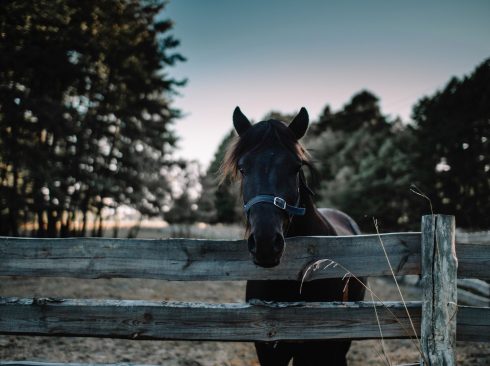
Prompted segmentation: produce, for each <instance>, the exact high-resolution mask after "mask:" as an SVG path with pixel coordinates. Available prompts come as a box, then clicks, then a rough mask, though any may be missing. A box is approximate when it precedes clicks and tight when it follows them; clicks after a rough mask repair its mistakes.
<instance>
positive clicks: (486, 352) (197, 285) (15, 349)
mask: <svg viewBox="0 0 490 366" xmlns="http://www.w3.org/2000/svg"><path fill="white" fill-rule="evenodd" d="M0 281H1V282H0V296H19V297H33V296H42V297H47V296H52V297H65V298H76V297H78V298H112V299H146V300H175V301H205V302H216V303H218V302H243V298H244V292H245V283H244V282H190V283H182V282H166V281H158V280H141V279H101V280H81V279H68V278H19V277H18V278H5V277H4V278H1V279H0ZM371 284H372V287H373V289H374V291H375V292H376V294H378V296H379V297H380V298H381V299H383V300H399V297H398V296H397V293H396V290H395V287H394V285H393V282H392V280H388V279H387V280H384V279H376V280H372V281H371ZM403 292H404V296H405V297H406V300H416V299H418V298H419V293H418V290H417V289H416V288H413V287H403ZM385 342H386V349H387V351H388V354H389V357H390V359H391V363H392V365H399V364H404V363H409V362H415V361H417V360H418V358H419V357H418V353H417V351H416V349H415V346H414V345H413V344H412V343H411V341H409V340H388V341H385ZM380 349H381V348H380V342H379V341H375V340H371V341H356V342H353V344H352V347H351V349H350V351H349V355H348V360H349V365H350V366H360V365H382V364H384V363H383V362H382V361H381V359H380V357H379V355H378V353H379V352H380ZM457 353H458V364H459V365H490V345H488V344H484V343H471V342H459V343H458V348H457ZM0 359H1V360H37V361H46V362H48V361H49V362H84V363H127V362H131V363H138V364H155V365H166V366H199V365H202V366H212V365H223V366H244V365H258V362H257V359H256V356H255V351H254V347H253V345H252V344H251V343H232V342H230V343H224V342H177V341H165V342H163V341H129V340H119V339H97V338H61V337H21V336H0Z"/></svg>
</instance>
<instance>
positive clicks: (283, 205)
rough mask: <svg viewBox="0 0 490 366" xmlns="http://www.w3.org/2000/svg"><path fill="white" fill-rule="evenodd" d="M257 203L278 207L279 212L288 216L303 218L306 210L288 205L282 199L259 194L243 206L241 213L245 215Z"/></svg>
mask: <svg viewBox="0 0 490 366" xmlns="http://www.w3.org/2000/svg"><path fill="white" fill-rule="evenodd" d="M259 202H265V203H272V204H273V205H274V206H276V207H279V208H280V209H281V210H284V211H286V212H287V213H288V214H290V215H299V216H303V215H304V214H305V212H306V209H305V208H303V207H297V206H293V205H288V203H287V202H286V200H285V199H284V198H281V197H277V196H274V195H272V194H259V195H258V196H255V197H254V198H252V199H251V200H250V201H248V202H247V203H246V204H245V205H243V211H244V212H245V214H247V213H248V211H249V210H250V208H251V207H252V206H253V205H255V204H256V203H259Z"/></svg>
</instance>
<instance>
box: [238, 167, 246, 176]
mask: <svg viewBox="0 0 490 366" xmlns="http://www.w3.org/2000/svg"><path fill="white" fill-rule="evenodd" d="M238 170H239V171H240V173H242V175H244V174H245V169H244V168H243V167H238Z"/></svg>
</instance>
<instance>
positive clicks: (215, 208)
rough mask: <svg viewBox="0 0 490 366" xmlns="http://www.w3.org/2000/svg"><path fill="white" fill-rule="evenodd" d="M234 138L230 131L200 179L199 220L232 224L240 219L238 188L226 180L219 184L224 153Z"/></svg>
mask: <svg viewBox="0 0 490 366" xmlns="http://www.w3.org/2000/svg"><path fill="white" fill-rule="evenodd" d="M234 138H235V132H234V131H230V132H229V133H228V134H226V136H225V137H224V138H223V140H222V141H221V143H220V145H219V146H218V149H217V150H216V153H215V154H214V158H213V161H212V162H211V164H210V165H209V168H208V170H207V171H206V174H205V175H204V176H203V177H202V178H201V184H202V186H203V195H201V198H200V200H199V202H198V207H199V219H200V220H201V221H204V222H209V223H217V222H220V223H233V222H239V221H240V220H241V218H242V211H241V203H240V200H239V189H238V186H237V185H236V184H235V183H234V182H231V181H230V180H228V179H227V180H226V181H225V182H223V183H222V184H219V177H218V175H219V169H220V165H221V162H222V161H223V159H224V157H225V153H226V148H227V147H228V145H229V144H230V143H231V141H233V139H234Z"/></svg>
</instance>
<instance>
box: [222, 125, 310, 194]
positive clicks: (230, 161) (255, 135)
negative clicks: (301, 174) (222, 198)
mask: <svg viewBox="0 0 490 366" xmlns="http://www.w3.org/2000/svg"><path fill="white" fill-rule="evenodd" d="M272 140H276V141H277V142H279V143H280V144H281V145H283V146H284V147H285V148H286V149H288V150H289V151H291V152H292V153H293V154H295V155H296V157H297V158H298V159H299V160H300V161H301V162H302V163H303V164H304V165H307V166H308V167H309V168H310V169H311V168H312V165H311V162H310V155H309V154H308V152H307V151H306V149H305V148H304V147H303V145H302V144H301V143H300V142H299V141H298V140H297V139H296V137H295V136H294V134H293V132H292V131H291V130H290V129H289V128H288V126H287V125H286V124H285V123H284V122H281V121H277V120H274V119H270V120H268V121H262V122H259V123H256V124H255V125H253V126H252V127H251V128H249V129H248V130H247V131H246V132H245V133H244V134H243V135H242V136H236V137H235V138H234V139H233V140H232V141H231V142H230V144H229V145H228V148H227V150H226V153H225V157H224V159H223V162H222V164H221V166H220V169H219V182H220V184H222V183H224V182H225V181H226V180H227V178H230V179H231V180H237V179H238V178H239V177H240V174H239V169H238V160H239V159H240V158H241V157H242V156H243V154H245V153H246V152H250V151H254V150H258V149H260V148H261V147H263V146H264V145H265V144H266V143H270V141H272Z"/></svg>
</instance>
